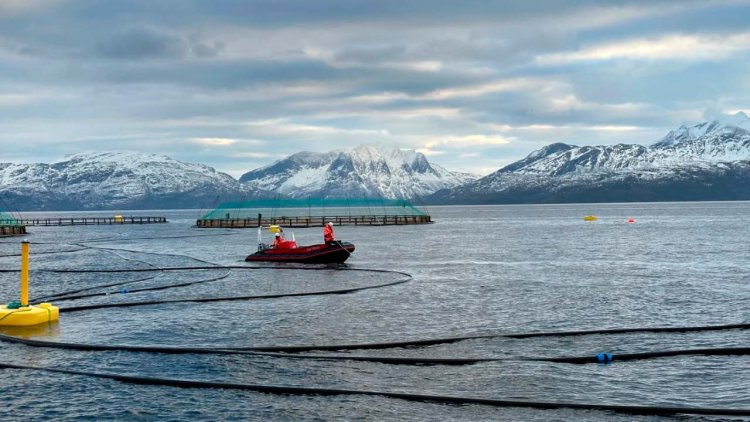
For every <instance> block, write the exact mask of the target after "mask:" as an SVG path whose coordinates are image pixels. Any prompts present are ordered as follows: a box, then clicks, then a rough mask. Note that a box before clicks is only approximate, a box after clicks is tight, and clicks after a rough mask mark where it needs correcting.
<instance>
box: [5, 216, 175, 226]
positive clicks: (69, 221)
mask: <svg viewBox="0 0 750 422" xmlns="http://www.w3.org/2000/svg"><path fill="white" fill-rule="evenodd" d="M14 221H15V222H16V224H20V225H24V226H93V225H102V224H157V223H166V222H167V218H166V217H125V216H114V217H74V218H21V219H18V220H14ZM2 224H3V222H2V220H0V225H2Z"/></svg>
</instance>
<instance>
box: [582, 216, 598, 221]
mask: <svg viewBox="0 0 750 422" xmlns="http://www.w3.org/2000/svg"><path fill="white" fill-rule="evenodd" d="M597 219H598V217H597V216H595V215H586V216H584V217H583V221H596V220H597Z"/></svg>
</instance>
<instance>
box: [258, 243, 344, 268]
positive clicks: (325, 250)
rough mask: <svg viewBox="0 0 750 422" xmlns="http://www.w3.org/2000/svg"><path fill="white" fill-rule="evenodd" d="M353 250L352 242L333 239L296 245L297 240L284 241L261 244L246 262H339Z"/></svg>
mask: <svg viewBox="0 0 750 422" xmlns="http://www.w3.org/2000/svg"><path fill="white" fill-rule="evenodd" d="M352 252H354V244H352V243H349V242H341V241H338V240H335V241H333V242H331V243H328V244H320V245H310V246H297V242H294V241H285V242H282V244H281V245H279V247H277V248H274V247H271V246H269V245H265V244H261V245H259V246H258V252H255V253H254V254H252V255H248V256H247V258H245V261H247V262H253V261H274V262H303V263H311V264H340V263H342V262H344V261H346V260H347V259H349V256H351V254H352Z"/></svg>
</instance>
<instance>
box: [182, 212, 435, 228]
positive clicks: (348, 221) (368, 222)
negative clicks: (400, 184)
mask: <svg viewBox="0 0 750 422" xmlns="http://www.w3.org/2000/svg"><path fill="white" fill-rule="evenodd" d="M329 221H332V222H333V224H335V225H337V226H397V225H402V224H428V223H432V218H431V217H430V216H429V215H359V216H350V215H336V216H330V217H326V216H321V217H264V216H263V215H262V214H258V218H225V219H214V218H212V219H203V218H202V219H200V220H198V221H197V223H196V225H197V226H198V227H201V228H254V227H261V226H270V225H272V224H278V225H280V226H283V227H289V228H295V227H296V228H300V227H322V226H324V225H325V224H326V223H327V222H329Z"/></svg>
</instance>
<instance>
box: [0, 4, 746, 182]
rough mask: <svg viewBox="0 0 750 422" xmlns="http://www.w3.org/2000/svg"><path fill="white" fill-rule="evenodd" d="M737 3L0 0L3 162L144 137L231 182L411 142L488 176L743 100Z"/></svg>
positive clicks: (650, 138)
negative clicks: (536, 154) (565, 147)
mask: <svg viewBox="0 0 750 422" xmlns="http://www.w3.org/2000/svg"><path fill="white" fill-rule="evenodd" d="M748 22H750V0H745V1H736V0H734V1H722V0H717V1H689V0H674V1H659V0H647V1H609V2H602V1H585V0H575V1H548V0H536V1H515V0H503V1H489V0H488V1H468V2H460V1H436V0H409V1H404V0H395V1H392V0H377V1H358V0H316V1H284V0H263V1H251V0H211V1H203V0H159V1H153V0H143V1H141V0H131V1H107V0H99V1H88V0H76V1H73V0H0V146H1V147H2V155H0V162H17V163H31V162H52V161H55V160H59V159H62V158H63V157H64V156H65V155H66V154H72V153H77V152H84V151H112V150H127V151H143V152H149V153H158V154H166V155H169V156H171V157H173V158H176V159H179V160H182V161H190V162H201V163H205V164H208V165H211V166H213V167H215V168H217V169H219V170H221V171H225V172H227V173H229V174H231V175H233V176H235V177H237V176H239V175H240V174H242V173H243V172H245V171H248V170H251V169H254V168H257V167H260V166H263V165H267V164H270V163H271V162H273V161H274V160H277V159H279V158H281V157H283V156H286V155H289V154H292V153H295V152H298V151H302V150H308V151H320V152H323V151H329V150H332V149H341V148H349V147H351V146H354V145H358V144H365V143H367V144H378V145H383V146H386V147H389V148H390V147H399V148H413V149H417V150H419V151H422V152H424V153H425V154H427V155H428V158H429V159H430V160H431V161H433V162H436V163H438V164H441V165H443V166H444V167H447V168H449V169H452V170H464V171H471V172H475V173H478V174H486V173H489V172H491V171H494V170H496V169H498V168H500V167H502V166H504V165H507V164H509V163H511V162H513V161H516V160H518V159H521V158H523V157H524V156H526V155H527V154H528V153H530V152H531V151H532V150H534V149H538V148H539V147H541V146H543V145H546V144H548V143H552V142H560V141H562V142H568V143H573V144H576V145H595V144H613V143H618V142H625V143H641V144H649V143H651V142H654V141H656V140H657V139H659V138H660V137H662V136H664V134H666V132H667V131H669V130H670V129H672V128H674V127H676V126H678V125H680V124H682V123H685V122H698V121H703V120H706V119H710V118H712V117H715V116H718V115H721V114H722V113H735V112H737V111H739V110H744V111H746V112H750V25H748Z"/></svg>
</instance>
